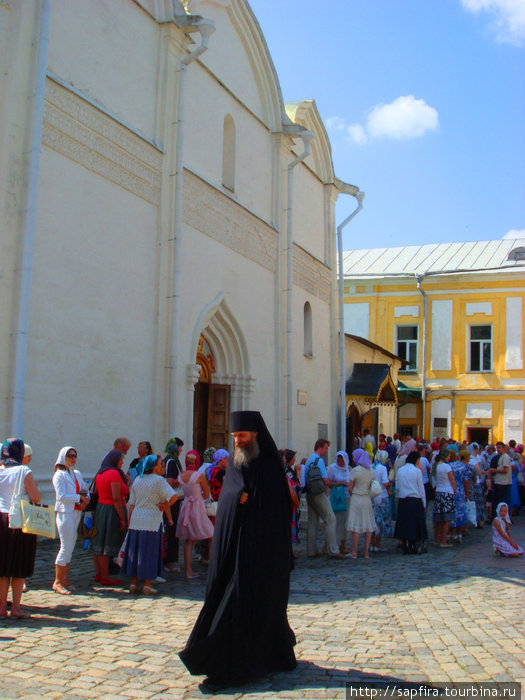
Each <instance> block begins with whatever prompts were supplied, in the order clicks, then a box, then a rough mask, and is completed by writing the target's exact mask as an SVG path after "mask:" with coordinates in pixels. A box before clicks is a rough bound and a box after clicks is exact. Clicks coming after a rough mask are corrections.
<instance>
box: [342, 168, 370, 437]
mask: <svg viewBox="0 0 525 700" xmlns="http://www.w3.org/2000/svg"><path fill="white" fill-rule="evenodd" d="M345 184H346V183H343V182H340V185H339V186H338V189H339V191H340V192H341V193H342V194H349V195H351V196H352V197H355V199H356V200H357V207H356V208H355V209H354V211H353V212H351V214H349V215H348V216H347V217H346V219H344V221H342V222H341V223H340V224H339V226H338V227H337V266H338V276H339V391H340V394H341V407H340V413H339V449H340V450H346V353H345V307H344V303H345V293H344V292H345V284H344V283H345V281H344V273H343V229H344V228H345V226H347V225H348V224H349V223H350V222H351V221H352V219H353V218H354V217H355V216H357V214H359V212H360V211H361V209H362V208H363V199H364V197H365V195H364V192H361V191H360V190H359V189H357V187H354V186H353V185H346V187H345V188H343V187H342V185H345Z"/></svg>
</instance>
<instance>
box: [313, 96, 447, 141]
mask: <svg viewBox="0 0 525 700" xmlns="http://www.w3.org/2000/svg"><path fill="white" fill-rule="evenodd" d="M326 125H327V127H328V130H329V131H332V132H333V133H343V134H345V135H346V136H347V137H348V138H349V139H350V140H351V141H353V142H354V143H357V144H359V145H361V144H364V143H366V142H367V141H368V140H369V139H379V138H388V139H395V140H398V141H400V140H403V139H414V138H419V137H421V136H424V135H425V134H426V133H427V132H428V131H435V130H436V129H437V128H438V126H439V115H438V112H437V110H436V109H434V107H430V106H429V105H427V103H426V102H425V100H416V98H415V97H414V95H404V96H403V97H398V98H397V99H396V100H394V101H393V102H391V103H390V104H387V105H385V104H379V105H376V106H375V107H374V108H373V109H372V111H371V112H370V113H369V115H368V118H367V121H366V124H365V125H362V124H347V123H346V122H345V120H344V119H343V118H342V117H330V118H329V119H327V120H326Z"/></svg>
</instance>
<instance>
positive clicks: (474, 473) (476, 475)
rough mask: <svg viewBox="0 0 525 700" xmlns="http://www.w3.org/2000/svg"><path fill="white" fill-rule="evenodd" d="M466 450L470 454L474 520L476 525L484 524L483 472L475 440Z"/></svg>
mask: <svg viewBox="0 0 525 700" xmlns="http://www.w3.org/2000/svg"><path fill="white" fill-rule="evenodd" d="M467 450H468V452H469V454H470V459H469V464H468V469H469V473H470V486H471V487H472V490H471V494H472V500H473V501H474V502H475V504H476V521H477V527H484V525H485V498H484V495H483V479H484V474H483V472H482V470H481V455H480V453H479V445H478V443H477V442H472V443H471V444H470V445H469V446H468V447H467Z"/></svg>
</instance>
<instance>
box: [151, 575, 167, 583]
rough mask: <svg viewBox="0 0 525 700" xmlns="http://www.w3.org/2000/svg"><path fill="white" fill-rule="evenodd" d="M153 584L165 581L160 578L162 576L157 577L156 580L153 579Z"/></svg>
mask: <svg viewBox="0 0 525 700" xmlns="http://www.w3.org/2000/svg"><path fill="white" fill-rule="evenodd" d="M153 580H154V583H166V579H165V578H162V576H157V578H156V579H153Z"/></svg>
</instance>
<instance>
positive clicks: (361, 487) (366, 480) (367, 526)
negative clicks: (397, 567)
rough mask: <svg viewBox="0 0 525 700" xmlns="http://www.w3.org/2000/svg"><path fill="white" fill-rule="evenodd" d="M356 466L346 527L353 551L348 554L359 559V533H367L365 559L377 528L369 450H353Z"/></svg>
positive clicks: (372, 472) (350, 485) (352, 476)
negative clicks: (371, 485) (371, 490)
mask: <svg viewBox="0 0 525 700" xmlns="http://www.w3.org/2000/svg"><path fill="white" fill-rule="evenodd" d="M352 459H353V460H354V465H355V466H354V468H353V469H352V470H351V472H350V480H349V482H348V491H349V493H350V494H351V496H352V497H351V499H350V507H349V509H348V520H347V521H346V529H347V530H349V531H350V532H351V533H352V552H351V553H350V554H348V555H347V556H349V557H350V558H351V559H357V547H358V544H359V535H360V534H361V533H362V532H364V533H365V551H364V557H365V559H368V558H369V551H370V543H371V541H372V533H373V532H375V530H376V529H377V523H376V521H375V518H374V511H373V508H372V499H371V497H370V484H371V483H372V481H373V480H374V479H375V473H374V471H373V470H372V469H370V457H369V455H368V452H365V450H363V449H361V448H358V449H357V450H354V451H353V452H352Z"/></svg>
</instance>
